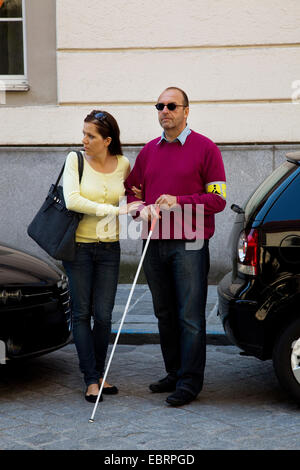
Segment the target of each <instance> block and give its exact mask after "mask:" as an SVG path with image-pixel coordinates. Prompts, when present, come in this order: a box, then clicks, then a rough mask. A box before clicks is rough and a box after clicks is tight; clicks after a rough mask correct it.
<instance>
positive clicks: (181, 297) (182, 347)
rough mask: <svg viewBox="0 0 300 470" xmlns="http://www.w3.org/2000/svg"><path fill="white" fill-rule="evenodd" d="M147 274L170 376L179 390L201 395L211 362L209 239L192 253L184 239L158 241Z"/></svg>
mask: <svg viewBox="0 0 300 470" xmlns="http://www.w3.org/2000/svg"><path fill="white" fill-rule="evenodd" d="M144 271H145V274H146V278H147V281H148V284H149V287H150V290H151V293H152V298H153V305H154V311H155V315H156V317H157V318H158V328H159V334H160V342H161V350H162V355H163V358H164V362H165V367H166V371H167V373H168V374H169V375H170V376H173V377H176V379H177V386H176V387H177V388H179V389H184V390H188V391H189V392H191V393H192V394H193V395H194V396H196V395H197V394H198V393H199V392H200V390H201V389H202V386H203V379H204V368H205V361H206V331H205V328H206V322H205V306H206V297H207V275H208V271H209V249H208V240H205V241H204V244H203V247H202V248H201V249H195V250H191V249H190V246H189V249H186V244H185V241H184V240H152V241H150V243H149V246H148V250H147V253H146V255H145V260H144Z"/></svg>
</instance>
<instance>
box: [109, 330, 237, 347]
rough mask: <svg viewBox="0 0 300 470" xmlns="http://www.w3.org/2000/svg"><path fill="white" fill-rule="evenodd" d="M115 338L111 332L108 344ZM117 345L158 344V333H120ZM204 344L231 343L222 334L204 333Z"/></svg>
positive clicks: (223, 344) (115, 333)
mask: <svg viewBox="0 0 300 470" xmlns="http://www.w3.org/2000/svg"><path fill="white" fill-rule="evenodd" d="M116 336H117V331H112V333H111V335H110V343H111V344H112V343H114V341H115V338H116ZM118 344H128V345H142V344H160V340H159V333H152V332H147V331H141V332H137V331H134V332H130V333H129V332H124V333H122V332H121V333H120V336H119V339H118ZM206 344H212V345H216V346H230V345H232V343H231V342H230V341H229V339H228V338H227V336H226V335H225V334H223V333H217V332H209V331H208V332H207V333H206Z"/></svg>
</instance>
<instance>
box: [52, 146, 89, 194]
mask: <svg viewBox="0 0 300 470" xmlns="http://www.w3.org/2000/svg"><path fill="white" fill-rule="evenodd" d="M74 151H75V152H76V153H77V159H78V174H79V183H80V182H81V178H82V173H83V156H82V153H81V152H80V150H74ZM64 169H65V163H64V164H63V167H62V169H61V170H60V173H59V175H58V178H57V180H56V183H55V184H54V188H53V189H54V190H56V188H57V186H58V183H59V181H60V179H61V177H62V174H63V172H64Z"/></svg>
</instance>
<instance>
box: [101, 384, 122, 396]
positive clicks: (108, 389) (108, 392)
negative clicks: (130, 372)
mask: <svg viewBox="0 0 300 470" xmlns="http://www.w3.org/2000/svg"><path fill="white" fill-rule="evenodd" d="M118 392H119V390H118V389H117V387H116V386H115V385H112V386H111V387H103V389H102V393H103V394H104V395H116V394H117V393H118Z"/></svg>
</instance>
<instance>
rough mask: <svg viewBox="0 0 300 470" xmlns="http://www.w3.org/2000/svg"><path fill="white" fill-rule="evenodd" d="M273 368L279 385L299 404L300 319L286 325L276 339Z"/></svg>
mask: <svg viewBox="0 0 300 470" xmlns="http://www.w3.org/2000/svg"><path fill="white" fill-rule="evenodd" d="M273 366H274V369H275V373H276V376H277V378H278V381H279V383H280V385H281V386H282V387H283V388H284V389H285V390H286V391H287V392H288V393H289V394H290V395H291V396H293V397H294V398H295V399H296V400H297V401H299V402H300V318H299V319H297V320H295V321H293V322H292V323H291V324H290V325H288V326H287V328H286V329H285V330H283V332H282V333H281V335H280V336H279V338H278V339H277V341H276V344H275V347H274V350H273Z"/></svg>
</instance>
